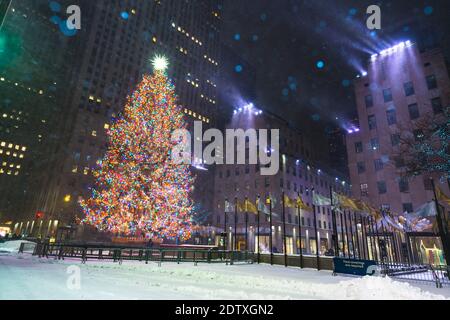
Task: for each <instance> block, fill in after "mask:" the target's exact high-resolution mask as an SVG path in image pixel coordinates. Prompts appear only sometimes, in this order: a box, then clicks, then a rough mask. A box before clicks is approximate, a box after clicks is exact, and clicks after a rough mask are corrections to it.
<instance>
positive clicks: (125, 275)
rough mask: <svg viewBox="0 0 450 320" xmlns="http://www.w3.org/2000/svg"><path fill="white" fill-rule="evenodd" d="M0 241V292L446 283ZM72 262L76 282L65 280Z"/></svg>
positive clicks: (406, 288)
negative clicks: (87, 255) (79, 255)
mask: <svg viewBox="0 0 450 320" xmlns="http://www.w3.org/2000/svg"><path fill="white" fill-rule="evenodd" d="M17 249H18V247H17V246H15V247H11V246H10V247H9V248H5V247H4V248H3V249H2V248H1V247H0V288H1V290H0V299H2V300H5V299H8V300H9V299H27V300H30V299H31V300H34V299H39V300H40V299H44V300H59V299H83V300H84V299H152V300H153V299H158V300H160V299H168V300H172V299H182V300H203V299H212V300H230V299H233V300H292V299H295V300H298V299H332V300H335V299H338V300H360V299H364V300H371V299H375V300H381V299H383V300H384V299H401V300H440V299H450V288H449V287H447V288H443V289H437V288H435V287H434V286H433V285H432V284H429V283H427V284H417V283H407V282H400V281H393V280H391V279H390V278H383V277H379V276H373V277H369V276H366V277H363V278H359V277H350V276H333V275H332V272H331V271H316V270H313V269H302V270H300V269H298V268H293V267H289V268H285V267H283V266H271V265H267V264H260V265H258V264H235V265H225V264H201V263H199V264H198V265H197V266H194V264H193V263H186V262H185V263H181V264H177V263H172V262H166V263H162V265H161V266H160V267H159V266H158V264H157V263H154V262H150V263H149V264H145V263H142V262H137V261H124V262H123V263H122V264H119V263H117V262H116V263H114V262H111V261H89V260H88V261H87V262H86V264H81V262H80V260H75V259H73V260H71V259H65V260H55V259H54V258H38V257H36V256H32V255H31V254H30V253H23V254H18V253H16V252H17ZM78 268H79V276H80V278H79V286H77V282H76V281H75V282H74V281H72V280H71V279H72V278H71V276H72V275H73V274H74V273H73V270H74V269H78Z"/></svg>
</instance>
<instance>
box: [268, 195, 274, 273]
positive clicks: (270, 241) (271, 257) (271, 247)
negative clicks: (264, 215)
mask: <svg viewBox="0 0 450 320" xmlns="http://www.w3.org/2000/svg"><path fill="white" fill-rule="evenodd" d="M269 227H270V231H269V235H270V236H269V247H270V264H271V265H273V239H272V198H271V196H270V193H269Z"/></svg>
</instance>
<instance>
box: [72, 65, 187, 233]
mask: <svg viewBox="0 0 450 320" xmlns="http://www.w3.org/2000/svg"><path fill="white" fill-rule="evenodd" d="M176 100H177V98H176V95H175V91H174V86H173V85H172V84H171V83H170V81H169V79H168V78H167V76H166V74H165V72H164V69H159V70H158V69H156V70H155V72H154V74H153V75H151V76H148V75H145V76H144V78H143V80H142V82H141V83H140V84H139V86H138V87H137V89H136V91H135V92H134V93H133V94H132V95H131V97H129V98H128V101H127V103H126V106H125V110H124V113H123V115H122V116H121V117H119V118H118V119H116V120H115V121H114V123H113V124H112V126H111V128H110V129H109V130H108V131H107V135H108V150H107V152H106V154H105V156H104V158H103V159H102V160H100V161H99V162H98V168H97V169H96V170H94V177H95V178H96V184H95V187H94V188H92V195H91V197H90V198H89V199H86V200H85V199H80V201H79V204H80V205H81V207H82V209H83V211H84V213H85V215H86V216H85V218H84V222H85V223H87V224H91V225H93V226H95V227H97V228H98V229H99V230H103V231H110V232H113V233H118V234H122V235H130V234H132V235H145V236H146V237H150V238H168V239H178V240H180V241H184V240H187V239H189V238H190V237H191V234H192V210H193V204H192V202H191V200H190V197H189V194H190V192H191V191H192V185H193V180H194V178H193V176H192V174H191V172H190V169H189V165H187V164H186V165H182V164H175V163H174V162H173V161H171V151H172V147H173V146H174V144H176V143H177V142H173V141H171V133H172V132H173V131H174V130H175V129H181V128H185V127H186V123H185V121H184V118H183V112H182V110H181V109H180V108H179V107H178V106H177V105H176Z"/></svg>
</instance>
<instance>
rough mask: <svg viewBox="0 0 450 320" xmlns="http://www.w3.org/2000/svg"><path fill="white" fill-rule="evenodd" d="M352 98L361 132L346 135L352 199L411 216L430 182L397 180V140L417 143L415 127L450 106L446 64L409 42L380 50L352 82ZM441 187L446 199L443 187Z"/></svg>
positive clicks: (399, 177)
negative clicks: (353, 93) (361, 74)
mask: <svg viewBox="0 0 450 320" xmlns="http://www.w3.org/2000/svg"><path fill="white" fill-rule="evenodd" d="M355 94H356V101H357V109H358V116H359V124H360V128H359V131H358V130H353V132H352V133H349V134H348V135H347V152H348V161H349V171H350V178H351V182H352V193H353V195H354V196H355V197H357V198H361V199H363V200H364V201H367V202H369V203H371V204H372V205H373V206H376V207H378V208H385V209H390V210H391V211H392V212H394V213H403V212H405V211H407V212H412V211H413V210H415V209H417V208H418V207H419V206H420V205H422V204H424V203H426V202H427V201H430V200H431V199H432V198H433V194H432V190H431V185H430V182H429V176H424V175H419V176H417V177H414V178H412V179H407V178H406V177H405V176H404V175H402V174H401V173H402V171H403V170H402V168H403V167H404V161H403V160H404V158H403V157H402V155H401V154H400V149H399V145H400V137H404V136H405V135H408V134H409V135H414V139H420V132H419V131H418V130H417V129H415V128H416V125H417V124H418V123H419V121H420V120H421V119H424V118H425V117H439V116H440V115H442V114H443V109H444V108H445V106H448V105H449V103H450V79H449V75H448V66H447V65H446V61H445V58H444V56H443V54H442V52H441V51H440V50H439V49H432V50H426V51H422V52H421V51H419V48H418V46H417V45H415V44H413V43H411V42H406V43H402V44H400V45H398V46H395V47H393V48H391V49H387V50H384V51H383V52H381V53H380V54H378V55H373V56H372V58H371V62H370V64H369V68H368V72H367V75H365V76H363V77H361V78H359V79H357V80H356V81H355ZM416 141H419V140H416ZM434 178H435V179H436V178H439V177H438V176H434ZM435 181H436V182H437V181H438V179H436V180H435ZM440 187H441V188H442V189H443V190H444V192H446V193H447V194H448V184H447V182H445V181H443V183H442V184H440Z"/></svg>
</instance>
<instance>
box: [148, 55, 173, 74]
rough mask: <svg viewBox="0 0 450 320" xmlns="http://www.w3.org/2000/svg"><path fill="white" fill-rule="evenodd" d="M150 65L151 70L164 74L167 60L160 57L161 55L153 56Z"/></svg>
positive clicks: (167, 63)
mask: <svg viewBox="0 0 450 320" xmlns="http://www.w3.org/2000/svg"><path fill="white" fill-rule="evenodd" d="M151 63H152V66H153V70H155V71H162V72H164V71H166V70H167V68H168V67H169V60H167V58H166V57H165V56H162V55H155V56H154V57H153V58H152V59H151Z"/></svg>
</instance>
